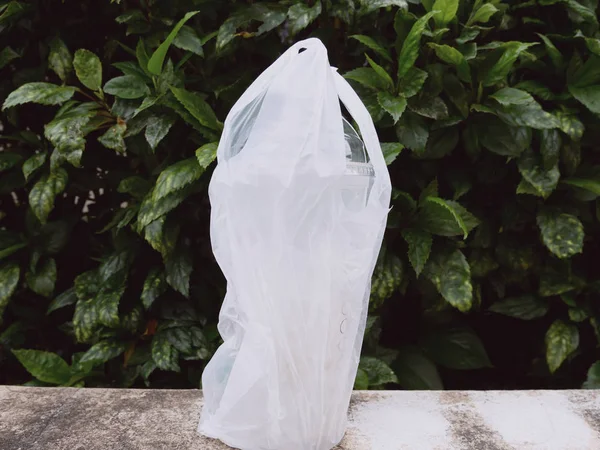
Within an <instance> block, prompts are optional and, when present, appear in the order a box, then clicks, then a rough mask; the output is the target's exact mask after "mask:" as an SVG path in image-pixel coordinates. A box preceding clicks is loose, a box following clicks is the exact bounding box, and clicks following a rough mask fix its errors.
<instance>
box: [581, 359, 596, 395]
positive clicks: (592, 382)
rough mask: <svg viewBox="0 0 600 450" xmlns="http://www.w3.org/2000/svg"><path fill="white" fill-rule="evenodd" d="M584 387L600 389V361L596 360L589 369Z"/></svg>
mask: <svg viewBox="0 0 600 450" xmlns="http://www.w3.org/2000/svg"><path fill="white" fill-rule="evenodd" d="M581 387H582V388H583V389H600V361H596V362H595V363H594V364H592V365H591V367H590V368H589V370H588V373H587V378H586V380H585V382H584V383H583V386H581Z"/></svg>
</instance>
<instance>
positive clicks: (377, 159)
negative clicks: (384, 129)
mask: <svg viewBox="0 0 600 450" xmlns="http://www.w3.org/2000/svg"><path fill="white" fill-rule="evenodd" d="M331 70H332V72H333V78H334V81H335V87H336V90H337V93H338V97H339V98H340V100H341V102H342V103H343V104H344V106H345V107H346V109H347V110H348V112H349V113H350V115H351V116H352V118H353V119H354V120H355V121H356V123H357V125H358V129H359V130H360V134H361V136H362V139H363V141H364V143H365V148H366V149H367V154H368V155H369V159H370V161H371V164H372V165H373V169H374V171H375V183H374V185H373V188H374V189H373V192H381V188H382V187H384V186H386V185H387V186H389V185H390V184H391V181H390V174H389V172H388V170H387V164H386V163H385V159H384V157H383V152H382V151H381V145H379V138H378V137H377V131H375V125H373V120H372V119H371V115H370V114H369V111H368V110H367V108H366V107H365V105H364V104H363V102H362V101H361V100H360V98H359V97H358V95H357V94H356V92H354V89H352V86H350V84H349V83H348V82H347V81H346V80H345V79H344V77H342V76H341V75H340V74H339V73H338V72H337V69H336V68H334V67H332V68H331ZM375 188H377V189H375ZM374 197H377V196H374V195H371V196H370V198H369V202H371V199H372V198H373V199H374V200H377V199H376V198H374ZM379 200H380V201H382V202H385V203H387V205H389V199H379Z"/></svg>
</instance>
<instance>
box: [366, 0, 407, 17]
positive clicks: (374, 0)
mask: <svg viewBox="0 0 600 450" xmlns="http://www.w3.org/2000/svg"><path fill="white" fill-rule="evenodd" d="M358 3H360V5H361V9H360V11H359V15H364V14H369V13H370V12H373V11H375V10H377V9H379V8H386V7H388V6H399V7H400V8H407V6H408V5H407V3H406V0H358Z"/></svg>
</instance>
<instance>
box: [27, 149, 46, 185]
mask: <svg viewBox="0 0 600 450" xmlns="http://www.w3.org/2000/svg"><path fill="white" fill-rule="evenodd" d="M46 156H47V154H46V153H44V152H41V153H36V154H35V155H33V156H32V157H31V158H29V159H28V160H27V161H25V162H24V163H23V176H24V177H25V180H28V179H29V177H30V176H31V175H32V174H33V173H34V172H35V171H36V170H38V169H39V168H40V167H42V165H43V164H44V163H45V162H46Z"/></svg>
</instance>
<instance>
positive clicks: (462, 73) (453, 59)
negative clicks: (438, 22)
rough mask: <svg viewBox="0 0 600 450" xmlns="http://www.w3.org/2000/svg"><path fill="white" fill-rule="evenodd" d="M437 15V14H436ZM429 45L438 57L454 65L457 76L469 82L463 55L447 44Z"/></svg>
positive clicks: (469, 74) (469, 73)
mask: <svg viewBox="0 0 600 450" xmlns="http://www.w3.org/2000/svg"><path fill="white" fill-rule="evenodd" d="M438 1H440V0H438ZM436 17H437V16H436ZM429 46H430V47H431V48H433V49H434V50H435V54H436V55H437V57H438V58H440V59H441V60H442V61H444V62H445V63H448V64H452V65H453V66H456V71H457V73H458V76H459V78H460V79H461V80H462V81H465V82H467V83H470V82H471V70H470V69H469V64H468V63H467V60H466V59H465V57H464V55H463V54H462V53H461V52H459V51H458V50H457V49H455V48H454V47H450V46H449V45H439V44H434V43H430V44H429Z"/></svg>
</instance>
